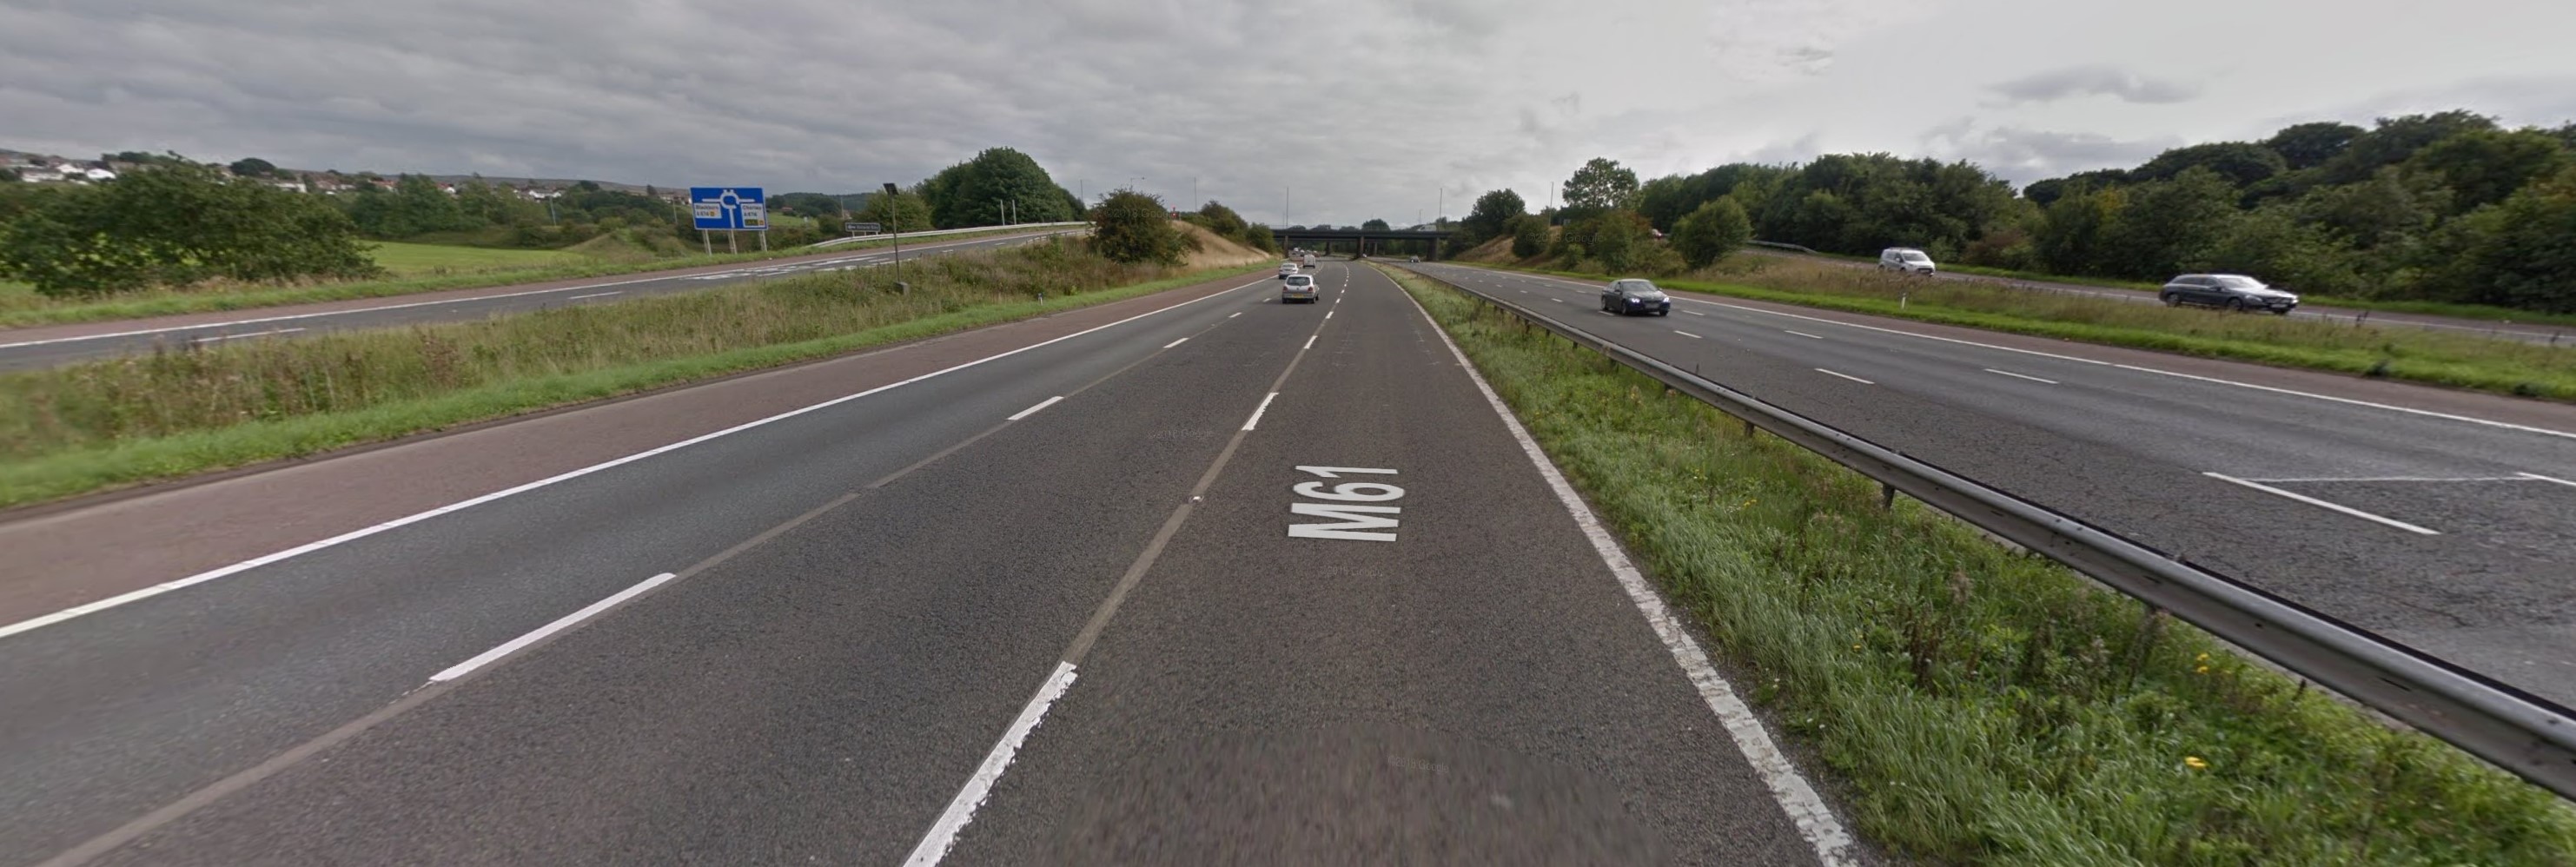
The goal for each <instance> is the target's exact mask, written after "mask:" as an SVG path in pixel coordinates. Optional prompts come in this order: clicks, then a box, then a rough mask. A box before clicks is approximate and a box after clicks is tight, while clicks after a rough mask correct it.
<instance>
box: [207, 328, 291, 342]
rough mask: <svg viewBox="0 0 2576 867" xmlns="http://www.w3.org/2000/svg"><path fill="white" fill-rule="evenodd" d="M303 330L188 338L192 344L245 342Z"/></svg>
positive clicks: (277, 330)
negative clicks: (225, 341)
mask: <svg viewBox="0 0 2576 867" xmlns="http://www.w3.org/2000/svg"><path fill="white" fill-rule="evenodd" d="M302 330H304V329H301V328H271V329H269V330H267V331H253V332H250V333H248V334H216V335H211V336H207V337H191V338H188V342H190V343H213V342H216V341H218V340H245V339H248V338H252V337H268V336H271V335H277V334H293V333H296V332H298V331H302Z"/></svg>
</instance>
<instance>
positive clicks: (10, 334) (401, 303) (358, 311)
mask: <svg viewBox="0 0 2576 867" xmlns="http://www.w3.org/2000/svg"><path fill="white" fill-rule="evenodd" d="M1063 232H1064V230H1061V229H1057V230H1048V231H1043V232H1035V233H1021V234H1016V235H999V236H993V237H985V238H976V239H973V240H967V241H948V242H944V243H943V242H940V241H938V240H937V239H936V238H935V237H934V238H932V239H930V243H926V244H921V245H918V246H916V245H913V244H905V245H904V247H903V256H902V258H903V259H904V260H907V261H909V260H911V259H913V258H914V257H916V256H927V255H938V254H944V253H955V252H960V251H965V250H979V249H993V248H998V247H1005V246H1010V245H1013V244H1027V243H1032V242H1033V241H1034V239H1037V238H1042V237H1045V236H1047V235H1052V234H1063ZM895 260H896V257H895V254H894V250H893V248H890V247H879V248H874V249H868V250H842V251H835V252H830V253H821V254H816V255H813V256H803V257H796V258H788V259H772V260H769V261H766V262H757V263H752V264H745V265H718V266H709V267H703V268H686V269H680V270H674V271H664V272H654V273H646V274H626V275H619V276H611V277H585V278H581V279H576V280H560V281H554V282H549V283H537V284H521V285H517V286H485V287H480V288H475V289H453V290H446V291H440V292H423V293H417V294H411V295H391V296H386V297H383V298H366V299H359V300H352V301H328V302H322V303H316V304H297V305H290V306H283V307H267V308H260V309H256V310H228V311H220V312H213V313H190V314H183V315H178V316H160V317H153V318H150V319H128V320H117V321H108V322H85V323H80V324H76V325H46V326H39V327H34V328H21V329H13V330H8V331H0V371H6V370H30V369H35V368H43V367H52V366H55V365H60V364H69V363H73V362H78V361H88V360H92V359H97V358H105V357H109V356H116V355H131V354H134V353H141V352H151V351H152V350H154V349H156V348H183V347H189V346H208V345H215V344H220V343H226V342H231V341H238V340H263V339H274V338H281V337H300V336H307V335H312V334H317V333H320V332H324V331H338V330H347V329H358V328H388V327H396V326H404V325H430V324H435V323H440V322H464V321H471V320H476V319H482V318H485V317H488V316H498V315H503V314H509V313H525V312H528V311H532V310H542V309H545V308H548V307H560V306H563V305H566V304H598V303H607V302H614V301H624V300H628V299H633V298H641V297H645V296H650V295H668V294H672V293H677V292H695V291H698V290H701V289H713V288H716V287H719V286H731V285H737V284H741V283H746V282H750V281H753V280H762V279H767V278H771V277H789V276H795V275H800V274H811V273H816V272H820V271H848V270H853V269H858V268H868V267H874V266H877V265H884V264H887V263H890V262H894V261H895Z"/></svg>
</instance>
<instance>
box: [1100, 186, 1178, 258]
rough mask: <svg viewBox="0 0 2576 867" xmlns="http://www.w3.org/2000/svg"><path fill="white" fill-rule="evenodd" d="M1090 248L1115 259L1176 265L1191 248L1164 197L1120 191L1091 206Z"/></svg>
mask: <svg viewBox="0 0 2576 867" xmlns="http://www.w3.org/2000/svg"><path fill="white" fill-rule="evenodd" d="M1091 249H1093V250H1096V251H1098V252H1099V253H1100V255H1102V256H1104V257H1107V258H1108V259H1109V260H1110V261H1112V262H1124V263H1129V264H1135V263H1140V262H1152V263H1157V264H1163V265H1177V264H1180V262H1181V256H1182V254H1183V253H1185V252H1187V251H1188V249H1189V248H1188V246H1187V244H1186V241H1185V239H1184V238H1183V237H1182V236H1181V233H1180V231H1179V230H1176V229H1174V228H1172V218H1171V211H1170V209H1167V208H1165V207H1163V202H1162V200H1160V199H1156V198H1154V197H1152V196H1148V195H1145V194H1144V193H1139V192H1135V191H1133V190H1120V191H1118V192H1115V193H1111V194H1109V196H1108V198H1105V199H1102V200H1101V201H1100V207H1097V208H1094V209H1092V212H1091Z"/></svg>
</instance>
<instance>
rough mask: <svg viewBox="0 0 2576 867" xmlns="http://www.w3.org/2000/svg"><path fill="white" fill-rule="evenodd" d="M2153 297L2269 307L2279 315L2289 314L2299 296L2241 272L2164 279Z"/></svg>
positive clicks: (2239, 307)
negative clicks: (2161, 287) (2163, 282)
mask: <svg viewBox="0 0 2576 867" xmlns="http://www.w3.org/2000/svg"><path fill="white" fill-rule="evenodd" d="M2156 298H2157V299H2158V300H2161V301H2163V302H2165V305H2166V306H2169V307H2170V306H2180V305H2184V304H2195V305H2199V306H2202V307H2224V308H2227V309H2229V310H2235V311H2240V312H2241V311H2246V310H2269V311H2272V312H2273V313H2274V314H2277V315H2281V316H2288V315H2290V311H2291V310H2292V309H2293V308H2296V307H2298V306H2299V296H2297V295H2293V294H2291V293H2288V292H2283V291H2281V290H2279V289H2274V288H2272V287H2270V286H2265V285H2263V281H2261V280H2256V279H2254V278H2252V277H2247V276H2245V275H2243V274H2184V275H2182V276H2180V277H2175V278H2173V279H2171V280H2167V281H2165V288H2163V289H2161V290H2158V291H2157V292H2156Z"/></svg>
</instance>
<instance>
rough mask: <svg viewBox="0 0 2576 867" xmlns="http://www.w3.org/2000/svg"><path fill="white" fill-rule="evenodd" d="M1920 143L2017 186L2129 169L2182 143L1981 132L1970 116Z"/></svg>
mask: <svg viewBox="0 0 2576 867" xmlns="http://www.w3.org/2000/svg"><path fill="white" fill-rule="evenodd" d="M1918 141H1920V143H1921V144H1922V146H1923V149H1924V151H1925V153H1926V154H1928V155H1930V156H1935V157H1939V158H1942V159H1953V160H1967V161H1969V162H1972V163H1975V164H1977V165H1980V166H1983V167H1985V169H1986V170H1987V171H1989V172H1993V173H1994V174H1995V175H1997V176H1999V177H2002V178H2005V179H2007V180H2010V181H2012V182H2014V183H2016V184H2026V183H2030V182H2032V181H2036V180H2040V179H2042V178H2051V177H2057V176H2061V175H2066V174H2069V173H2072V172H2080V171H2085V170H2088V169H2099V168H2112V167H2118V168H2130V167H2133V166H2136V165H2138V164H2139V163H2142V162H2145V161H2147V160H2148V159H2150V158H2153V157H2154V156H2155V155H2156V154H2159V153H2163V152H2164V151H2165V149H2167V148H2171V147H2174V146H2176V145H2180V144H2182V143H2183V142H2182V140H2181V139H2180V138H2176V137H2170V136H2167V137H2159V138H2153V139H2142V140H2126V139H2117V138H2112V137H2110V136H2104V135H2096V134H2092V133H2070V132H2053V131H2048V130H2030V129H2020V128H2014V127H2000V128H1995V129H1980V128H1979V127H1978V125H1977V124H1976V122H1974V121H1973V120H1970V119H1966V118H1962V119H1959V120H1955V121H1952V122H1949V123H1945V124H1942V125H1940V126H1937V127H1934V128H1932V129H1930V130H1927V131H1925V132H1924V133H1923V135H1922V136H1921V137H1920V138H1919V139H1918Z"/></svg>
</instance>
